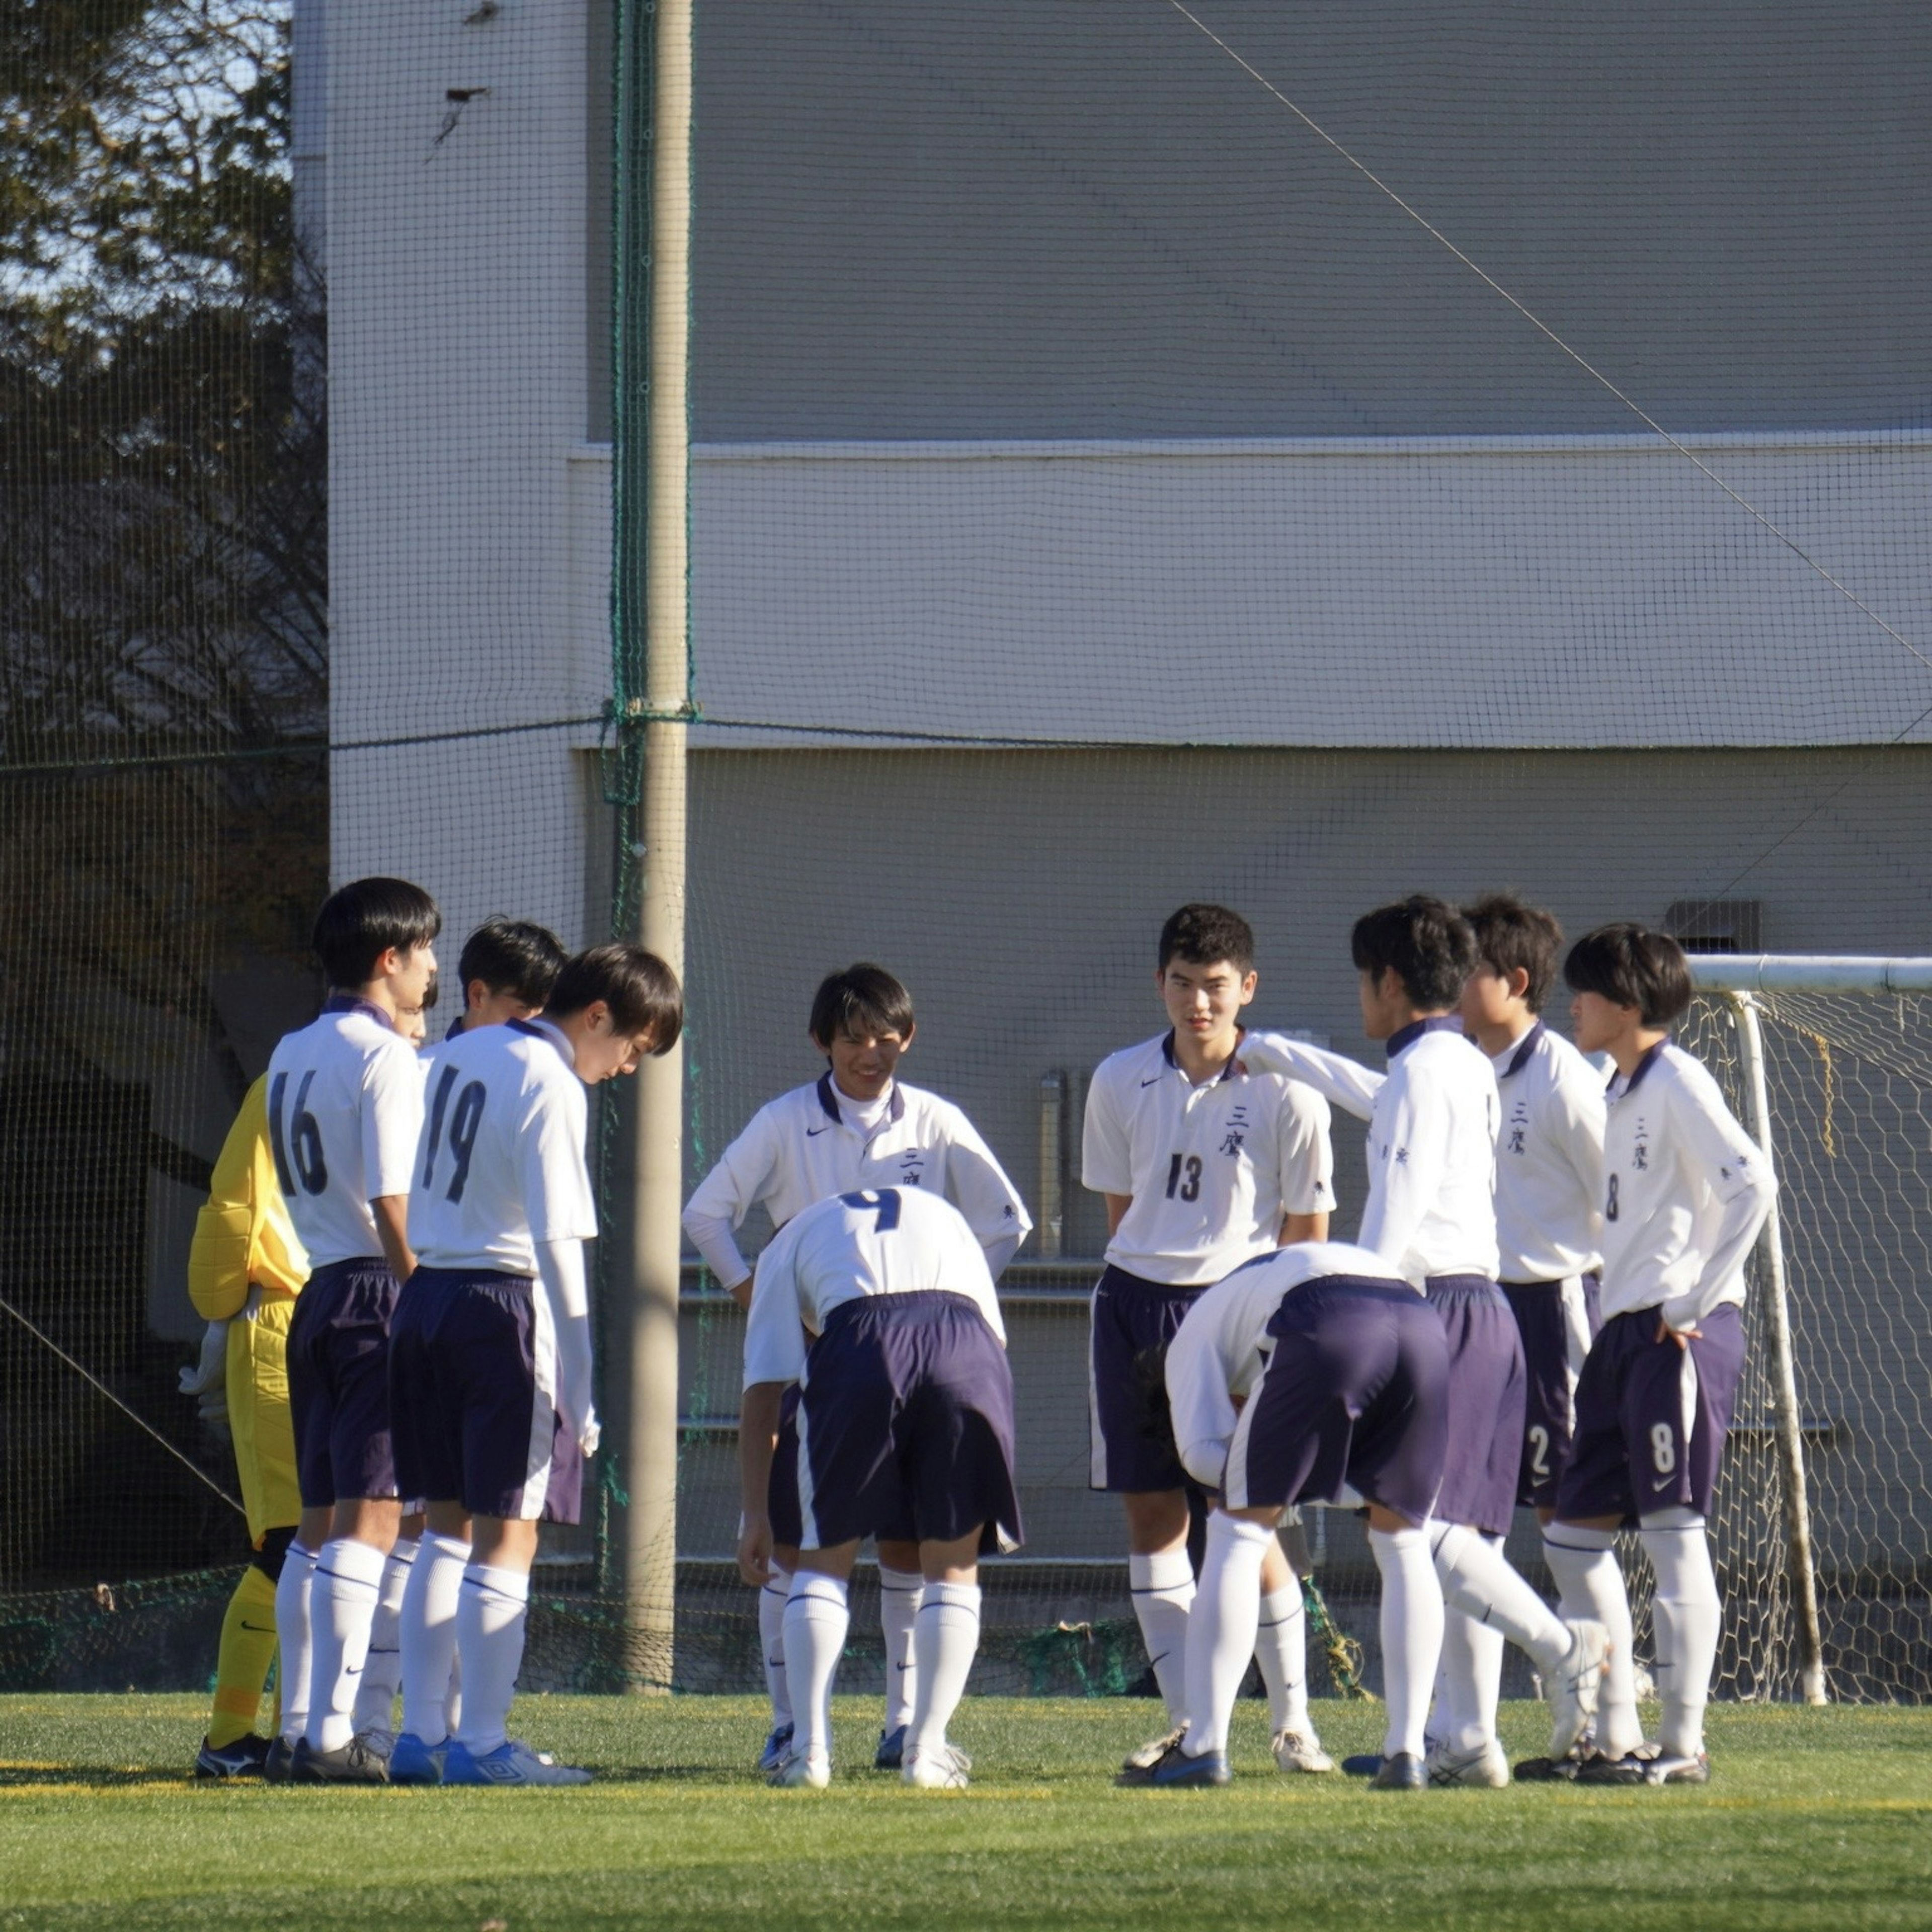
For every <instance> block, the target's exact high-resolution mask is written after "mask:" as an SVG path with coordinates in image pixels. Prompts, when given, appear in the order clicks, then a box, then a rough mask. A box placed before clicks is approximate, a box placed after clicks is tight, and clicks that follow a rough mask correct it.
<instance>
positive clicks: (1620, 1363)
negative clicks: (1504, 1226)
mask: <svg viewBox="0 0 1932 1932" xmlns="http://www.w3.org/2000/svg"><path fill="white" fill-rule="evenodd" d="M1563 977H1565V980H1568V983H1569V984H1570V986H1571V990H1572V992H1573V993H1574V998H1573V999H1572V1001H1571V1016H1572V1018H1573V1019H1574V1022H1575V1025H1576V1034H1577V1045H1578V1046H1580V1048H1582V1049H1583V1051H1584V1052H1586V1053H1607V1054H1608V1055H1610V1058H1611V1059H1612V1061H1613V1062H1614V1063H1615V1064H1616V1074H1615V1076H1614V1077H1613V1079H1612V1080H1611V1082H1610V1094H1609V1121H1608V1124H1607V1127H1606V1130H1605V1133H1604V1193H1603V1216H1604V1218H1603V1242H1604V1286H1603V1315H1604V1326H1603V1328H1602V1331H1601V1333H1600V1334H1598V1337H1597V1339H1596V1340H1595V1343H1592V1346H1591V1349H1590V1352H1589V1357H1588V1358H1587V1359H1586V1361H1585V1362H1584V1364H1583V1374H1582V1376H1580V1378H1579V1379H1578V1381H1577V1433H1576V1440H1575V1442H1574V1446H1573V1448H1572V1449H1571V1457H1570V1461H1569V1463H1568V1466H1567V1467H1566V1468H1565V1470H1564V1472H1563V1475H1562V1481H1561V1482H1560V1483H1559V1485H1558V1487H1557V1493H1556V1520H1555V1521H1554V1522H1553V1523H1550V1526H1548V1527H1547V1529H1545V1530H1544V1553H1545V1555H1546V1556H1547V1558H1548V1559H1549V1563H1550V1574H1552V1575H1553V1577H1555V1578H1556V1581H1557V1583H1558V1586H1559V1588H1560V1589H1562V1593H1563V1601H1564V1604H1565V1606H1566V1607H1574V1608H1575V1609H1576V1610H1577V1611H1578V1612H1579V1613H1580V1614H1582V1615H1584V1616H1590V1617H1594V1618H1596V1619H1600V1620H1601V1622H1603V1623H1604V1625H1607V1627H1608V1628H1609V1630H1610V1640H1611V1643H1612V1646H1613V1651H1612V1658H1611V1667H1610V1673H1609V1676H1608V1677H1607V1680H1606V1682H1605V1685H1604V1694H1603V1698H1602V1704H1601V1717H1600V1719H1599V1722H1598V1733H1597V1740H1596V1746H1597V1748H1596V1751H1595V1753H1594V1754H1592V1756H1591V1757H1590V1758H1589V1760H1587V1761H1586V1762H1585V1763H1583V1764H1582V1765H1580V1766H1577V1765H1574V1764H1572V1763H1565V1762H1564V1761H1563V1760H1560V1759H1559V1760H1556V1761H1555V1762H1553V1763H1550V1764H1547V1765H1544V1764H1538V1763H1534V1761H1533V1762H1532V1765H1531V1766H1525V1767H1523V1770H1524V1771H1525V1772H1528V1773H1529V1775H1555V1776H1563V1775H1574V1776H1575V1777H1576V1778H1577V1780H1578V1781H1579V1782H1587V1783H1590V1784H1704V1783H1706V1782H1707V1781H1708V1780H1709V1777H1710V1775H1711V1772H1710V1760H1709V1757H1707V1756H1706V1753H1705V1750H1704V1735H1703V1718H1704V1705H1705V1701H1706V1698H1707V1697H1708V1696H1709V1691H1710V1683H1711V1671H1712V1666H1713V1665H1714V1664H1715V1662H1716V1661H1717V1655H1718V1635H1719V1630H1720V1626H1721V1619H1722V1605H1721V1602H1720V1600H1719V1598H1718V1583H1717V1576H1716V1573H1715V1571H1713V1569H1712V1565H1711V1550H1710V1540H1709V1533H1708V1532H1707V1530H1706V1518H1707V1517H1708V1515H1709V1511H1710V1507H1711V1495H1712V1490H1713V1488H1714V1487H1715V1484H1716V1482H1717V1478H1718V1466H1719V1463H1720V1462H1721V1459H1722V1457H1723V1454H1724V1439H1725V1436H1726V1434H1727V1433H1728V1431H1729V1430H1730V1424H1731V1415H1732V1412H1733V1408H1734V1406H1735V1405H1736V1400H1737V1391H1738V1382H1739V1377H1740V1376H1741V1375H1742V1373H1743V1367H1744V1350H1745V1337H1744V1322H1743V1317H1742V1313H1741V1310H1742V1306H1743V1303H1744V1298H1745V1277H1744V1269H1745V1262H1746V1261H1747V1260H1748V1259H1749V1257H1750V1255H1751V1249H1752V1247H1753V1245H1754V1244H1755V1243H1756V1241H1757V1238H1758V1232H1759V1230H1760V1229H1762V1228H1763V1226H1764V1223H1765V1220H1766V1217H1767V1216H1768V1215H1769V1214H1770V1212H1771V1208H1772V1202H1773V1200H1774V1199H1775V1196H1776V1194H1777V1183H1776V1181H1775V1180H1774V1179H1773V1178H1772V1172H1771V1162H1770V1160H1769V1157H1767V1156H1766V1154H1765V1153H1764V1151H1763V1149H1762V1148H1760V1147H1759V1146H1758V1145H1757V1144H1756V1143H1755V1142H1754V1141H1753V1140H1752V1139H1751V1136H1750V1135H1749V1134H1748V1133H1746V1132H1745V1130H1744V1129H1743V1127H1741V1126H1740V1125H1739V1123H1738V1121H1736V1118H1734V1117H1733V1115H1732V1113H1731V1111H1730V1109H1729V1108H1728V1107H1727V1106H1726V1105H1725V1104H1724V1095H1723V1094H1722V1093H1721V1091H1719V1088H1718V1083H1717V1082H1715V1080H1713V1079H1712V1078H1711V1076H1710V1075H1709V1073H1708V1072H1706V1070H1705V1069H1704V1067H1703V1066H1701V1065H1700V1064H1699V1063H1698V1062H1697V1061H1696V1060H1694V1059H1693V1058H1691V1055H1689V1054H1688V1053H1686V1052H1685V1051H1684V1050H1683V1049H1682V1048H1681V1047H1679V1046H1675V1045H1673V1043H1672V1042H1671V1040H1670V1028H1671V1027H1672V1025H1673V1024H1674V1023H1675V1022H1676V1021H1678V1020H1679V1019H1682V1017H1683V1016H1684V1014H1685V1012H1686V1010H1688V1008H1689V1006H1690V1004H1691V970H1690V967H1689V965H1688V963H1687V962H1686V961H1685V957H1684V955H1683V953H1682V950H1680V949H1679V947H1678V944H1677V942H1676V941H1675V940H1673V939H1671V938H1668V937H1667V935H1664V934H1663V933H1658V932H1647V931H1646V929H1644V928H1643V927H1642V926H1631V925H1619V926H1602V927H1600V928H1599V929H1598V930H1597V931H1596V932H1592V933H1589V934H1586V935H1585V936H1584V937H1583V938H1581V939H1580V940H1579V941H1577V944H1575V945H1574V947H1571V950H1570V956H1569V957H1568V959H1566V960H1565V962H1564V967H1563ZM1633 1525H1634V1526H1635V1527H1636V1529H1637V1536H1638V1539H1639V1541H1641V1543H1642V1544H1643V1548H1644V1553H1645V1555H1646V1556H1648V1557H1649V1559H1650V1563H1651V1568H1652V1570H1653V1571H1655V1574H1656V1581H1657V1589H1656V1595H1655V1597H1654V1598H1653V1599H1652V1618H1653V1619H1654V1621H1655V1625H1656V1632H1657V1658H1656V1663H1655V1673H1654V1674H1655V1679H1656V1683H1657V1690H1658V1697H1659V1698H1660V1700H1661V1702H1662V1703H1663V1706H1664V1718H1663V1725H1662V1729H1661V1734H1660V1736H1659V1737H1658V1739H1657V1740H1656V1741H1655V1742H1649V1743H1646V1742H1644V1741H1643V1733H1642V1731H1641V1730H1640V1727H1639V1725H1638V1722H1637V1694H1636V1685H1635V1682H1634V1673H1633V1671H1632V1670H1631V1666H1630V1664H1629V1661H1628V1659H1629V1656H1630V1634H1631V1612H1630V1600H1629V1597H1628V1593H1627V1592H1626V1591H1625V1587H1624V1580H1623V1575H1622V1571H1620V1570H1619V1568H1618V1567H1617V1559H1616V1535H1617V1532H1618V1531H1619V1530H1620V1529H1628V1528H1630V1527H1631V1526H1633Z"/></svg>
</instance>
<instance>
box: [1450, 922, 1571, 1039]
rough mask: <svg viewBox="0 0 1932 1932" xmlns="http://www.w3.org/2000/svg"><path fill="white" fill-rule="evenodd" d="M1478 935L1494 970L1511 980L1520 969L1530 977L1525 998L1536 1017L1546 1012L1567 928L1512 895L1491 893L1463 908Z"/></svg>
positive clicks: (1480, 950)
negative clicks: (1564, 928)
mask: <svg viewBox="0 0 1932 1932" xmlns="http://www.w3.org/2000/svg"><path fill="white" fill-rule="evenodd" d="M1463 917H1464V918H1465V919H1467V920H1468V921H1469V928H1470V930H1471V931H1472V932H1474V933H1475V935H1476V948H1477V950H1478V952H1480V953H1481V955H1482V956H1483V958H1484V960H1485V961H1486V962H1487V963H1488V965H1489V966H1490V970H1491V971H1493V972H1495V973H1497V974H1500V975H1501V976H1502V977H1503V978H1504V979H1505V980H1507V979H1508V977H1509V976H1510V975H1511V974H1512V973H1514V971H1516V970H1517V968H1518V967H1521V968H1522V969H1523V971H1524V972H1526V973H1527V974H1529V988H1528V989H1527V991H1526V992H1525V993H1524V995H1523V998H1524V1000H1525V1001H1526V1002H1527V1004H1528V1005H1529V1010H1530V1011H1531V1012H1532V1013H1541V1012H1542V1010H1543V1003H1544V1001H1545V1000H1547V999H1548V998H1549V997H1550V988H1551V986H1553V985H1554V984H1555V983H1556V956H1557V954H1558V953H1559V951H1560V950H1562V945H1563V929H1562V926H1559V925H1558V924H1557V922H1556V916H1555V915H1554V914H1553V913H1547V912H1545V911H1544V910H1542V908H1541V907H1539V906H1532V905H1525V904H1523V901H1522V900H1520V899H1519V898H1512V897H1511V895H1510V894H1508V892H1491V893H1490V895H1489V896H1488V897H1487V898H1480V899H1478V901H1476V903H1475V904H1474V905H1472V906H1465V907H1463Z"/></svg>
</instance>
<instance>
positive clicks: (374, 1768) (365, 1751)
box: [293, 1738, 389, 1784]
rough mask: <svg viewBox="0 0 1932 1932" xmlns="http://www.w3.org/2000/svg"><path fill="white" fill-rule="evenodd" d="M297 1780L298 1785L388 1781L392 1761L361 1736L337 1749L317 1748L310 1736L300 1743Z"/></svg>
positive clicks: (378, 1782) (295, 1768)
mask: <svg viewBox="0 0 1932 1932" xmlns="http://www.w3.org/2000/svg"><path fill="white" fill-rule="evenodd" d="M293 1769H294V1774H295V1782H296V1784H388V1783H389V1760H388V1759H387V1758H386V1757H383V1754H381V1753H380V1751H372V1750H371V1748H370V1747H369V1745H368V1743H367V1742H365V1741H364V1740H363V1739H361V1738H351V1739H350V1740H349V1742H347V1744H346V1745H338V1747H337V1748H335V1750H334V1751H317V1750H315V1749H314V1748H312V1747H311V1745H310V1743H309V1741H308V1739H306V1738H305V1739H302V1742H301V1743H300V1744H299V1745H296V1760H295V1764H294V1767H293Z"/></svg>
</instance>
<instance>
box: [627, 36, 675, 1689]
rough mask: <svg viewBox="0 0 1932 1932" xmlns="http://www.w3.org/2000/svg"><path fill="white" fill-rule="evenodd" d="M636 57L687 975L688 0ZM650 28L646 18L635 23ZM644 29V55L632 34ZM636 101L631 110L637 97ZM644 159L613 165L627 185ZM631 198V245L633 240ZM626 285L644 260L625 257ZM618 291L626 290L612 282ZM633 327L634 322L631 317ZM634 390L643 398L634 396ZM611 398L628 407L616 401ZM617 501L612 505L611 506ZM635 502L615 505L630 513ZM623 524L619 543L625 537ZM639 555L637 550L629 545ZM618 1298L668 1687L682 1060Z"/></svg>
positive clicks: (649, 598) (646, 1137)
mask: <svg viewBox="0 0 1932 1932" xmlns="http://www.w3.org/2000/svg"><path fill="white" fill-rule="evenodd" d="M621 4H622V6H623V8H624V11H625V14H626V15H627V16H628V19H627V20H625V23H624V28H623V33H624V37H625V43H626V45H627V46H629V47H630V48H631V49H632V51H633V58H632V60H631V65H630V68H629V71H628V74H627V75H626V77H625V80H626V83H627V84H628V85H631V86H633V87H634V88H635V89H637V90H638V92H640V93H641V91H642V86H643V84H644V83H646V76H645V75H644V74H643V73H641V72H640V65H641V62H648V68H649V72H648V77H647V84H648V86H649V95H648V98H649V103H650V124H649V129H648V130H647V131H646V130H640V129H639V128H637V127H636V126H635V124H634V117H631V119H632V124H631V126H630V127H628V128H627V129H626V130H625V138H626V139H628V141H630V142H637V141H638V140H639V139H642V140H643V141H645V142H647V143H648V178H649V204H648V207H649V217H648V218H649V233H648V236H647V237H646V238H645V244H646V254H647V260H648V278H647V281H646V291H647V293H646V300H647V302H648V305H649V306H648V311H647V313H648V318H649V348H648V358H647V361H646V365H645V367H646V371H647V373H646V382H647V383H648V409H647V413H646V414H645V416H644V422H645V452H644V455H645V464H646V469H645V475H644V477H643V485H644V487H643V496H644V513H645V521H644V547H643V564H644V569H643V577H644V584H643V589H644V597H643V615H644V627H645V636H644V664H643V702H642V703H641V705H640V704H638V703H637V700H636V699H635V697H633V698H631V700H630V703H631V714H632V715H631V719H630V720H629V721H627V727H628V729H629V730H632V731H635V730H637V720H638V717H639V715H640V714H641V718H642V721H643V723H642V728H643V747H644V755H643V771H642V773H641V778H640V787H639V794H638V801H637V807H636V811H635V817H634V820H633V830H634V836H633V839H632V845H631V860H632V862H633V864H634V865H636V867H637V871H638V875H639V876H638V890H637V917H636V922H635V926H634V937H635V938H636V940H637V943H638V944H640V945H642V946H645V947H649V950H651V951H652V952H653V953H656V954H657V955H658V957H659V958H660V959H663V960H664V962H666V963H667V965H669V966H670V968H672V970H673V971H674V972H676V974H678V976H679V978H680V979H682V977H683V976H684V969H685V955H684V914H685V724H684V721H683V720H684V718H685V716H686V715H688V705H689V680H690V652H689V637H688V614H689V598H688V575H689V572H688V557H689V550H688V527H689V526H688V502H687V493H686V479H687V474H688V454H689V434H688V422H687V419H686V404H685V363H686V353H687V346H688V299H689V286H690V284H689V274H688V264H689V237H690V220H691V0H656V4H655V7H651V6H650V5H648V0H621ZM646 22H648V23H649V24H648V26H646V24H645V23H646ZM640 36H647V38H646V39H645V40H643V46H642V49H641V50H640V49H639V43H638V40H637V39H636V38H634V37H640ZM640 104H641V102H640V101H637V102H634V106H635V105H640ZM644 159H645V157H644V156H643V155H640V154H627V155H625V156H624V157H622V159H621V160H620V167H621V168H622V169H625V170H627V171H628V178H629V179H630V181H631V183H632V184H636V182H637V175H638V172H639V166H640V163H641V162H643V160H644ZM643 213H644V210H643V208H633V210H632V220H631V223H628V224H627V232H626V234H625V246H627V247H628V248H633V249H635V248H637V239H638V238H637V226H639V225H640V224H639V222H638V220H637V217H641V216H642V215H643ZM628 267H629V269H630V271H631V274H630V275H629V276H628V277H627V278H625V279H626V280H627V281H628V282H629V284H630V285H631V287H635V285H636V281H637V279H638V276H637V271H638V269H639V267H640V264H639V263H636V262H632V263H630V264H628ZM619 285H620V287H621V286H623V285H624V284H622V283H621V282H620V284H619ZM635 320H636V318H635V317H632V318H631V323H632V324H633V325H634V322H635ZM629 400H631V401H637V400H641V399H640V398H636V397H635V396H633V397H632V398H630V399H629ZM620 407H622V405H621V404H620ZM621 501H622V499H620V503H621ZM629 508H634V504H632V505H628V506H625V512H620V513H626V512H627V511H628V509H629ZM629 534H630V533H628V532H623V531H621V530H620V532H619V553H620V554H622V550H623V545H624V543H625V538H626V536H627V535H629ZM632 554H633V555H634V552H633V553H632ZM633 1086H634V1094H633V1105H632V1125H633V1130H632V1133H631V1136H630V1137H629V1153H630V1160H629V1169H630V1171H629V1175H628V1179H629V1181H630V1190H629V1191H630V1226H629V1228H628V1231H627V1232H628V1246H629V1253H628V1256H627V1257H626V1259H627V1261H628V1268H626V1269H625V1271H624V1274H623V1275H622V1277H620V1283H621V1289H622V1292H623V1294H624V1298H625V1305H624V1307H623V1309H622V1312H621V1313H620V1314H619V1316H618V1319H617V1322H616V1324H614V1326H616V1327H617V1328H619V1329H620V1330H621V1331H622V1336H623V1341H624V1344H625V1357H626V1361H625V1370H626V1373H625V1377H624V1388H623V1393H624V1395H625V1399H626V1400H625V1416H624V1418H623V1421H624V1424H625V1428H624V1440H623V1443H622V1457H623V1462H622V1469H623V1481H624V1487H625V1491H626V1493H627V1495H628V1507H627V1508H625V1509H624V1510H623V1511H622V1515H621V1517H620V1519H619V1562H620V1565H621V1574H622V1579H623V1592H624V1619H625V1652H626V1655H625V1679H626V1682H628V1684H629V1685H631V1688H635V1689H640V1690H668V1689H669V1688H670V1683H671V1676H672V1661H673V1655H672V1648H673V1647H672V1637H673V1598H674V1594H675V1584H676V1563H677V1454H678V1434H677V1412H678V1374H677V1343H678V1335H677V1322H678V1315H677V1308H678V1272H679V1271H678V1254H679V1244H680V1235H679V1226H678V1214H679V1207H680V1205H682V1190H683V1179H684V1177H683V1159H682V1152H683V1139H684V1057H683V1055H682V1051H675V1052H671V1053H669V1054H667V1055H664V1058H661V1059H656V1060H646V1061H645V1062H644V1064H643V1067H641V1068H640V1070H639V1071H638V1073H637V1075H636V1076H635V1079H634V1082H633Z"/></svg>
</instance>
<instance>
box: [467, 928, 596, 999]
mask: <svg viewBox="0 0 1932 1932" xmlns="http://www.w3.org/2000/svg"><path fill="white" fill-rule="evenodd" d="M567 958H568V954H567V953H565V951H564V950H563V947H562V944H561V943H560V942H559V941H558V938H557V936H556V934H555V933H553V932H551V931H550V929H549V928H548V927H547V926H538V925H536V924H535V923H533V922H532V921H531V920H529V919H505V917H504V916H503V915H502V913H491V914H490V916H489V917H488V918H487V919H485V920H484V922H483V923H482V924H481V926H478V928H477V929H476V930H475V932H472V934H471V935H469V938H467V939H466V940H465V941H463V953H462V956H461V958H460V959H458V961H457V962H456V977H457V980H458V983H459V985H460V987H461V989H462V993H463V1004H464V1005H465V1006H467V1005H468V1004H469V988H470V985H471V983H472V981H475V980H481V981H482V982H483V983H484V986H487V988H488V989H490V992H493V993H509V994H512V995H514V996H515V997H516V998H517V999H519V1000H520V1001H522V1002H523V1004H524V1005H525V1006H527V1007H541V1005H543V1004H544V1002H545V1001H547V999H548V998H550V989H551V988H552V987H553V986H555V985H556V976H557V975H558V974H559V973H561V972H562V971H563V962H564V961H565V959H567Z"/></svg>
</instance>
